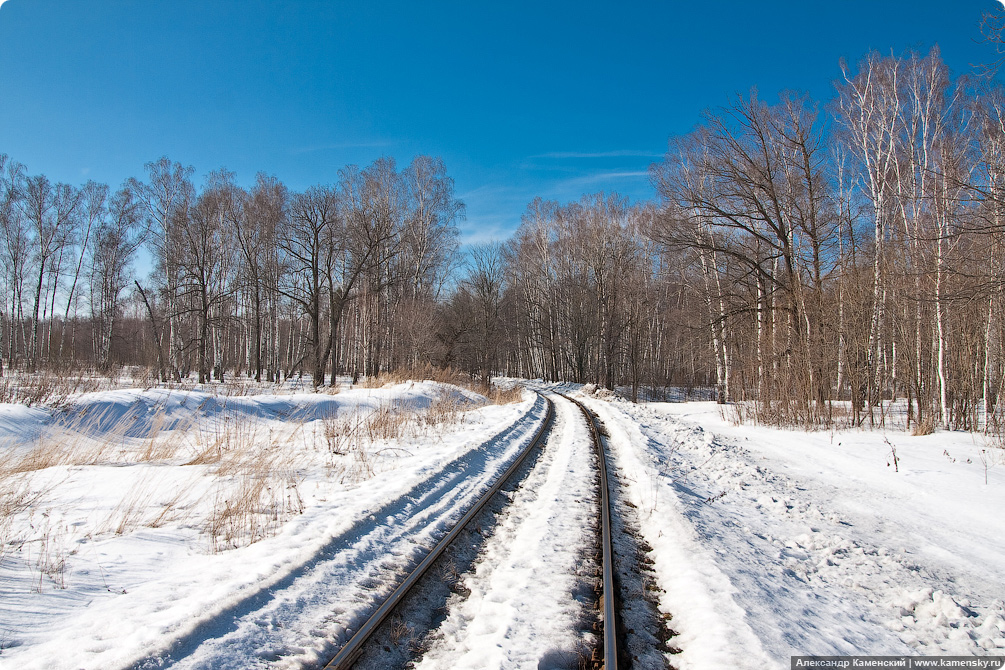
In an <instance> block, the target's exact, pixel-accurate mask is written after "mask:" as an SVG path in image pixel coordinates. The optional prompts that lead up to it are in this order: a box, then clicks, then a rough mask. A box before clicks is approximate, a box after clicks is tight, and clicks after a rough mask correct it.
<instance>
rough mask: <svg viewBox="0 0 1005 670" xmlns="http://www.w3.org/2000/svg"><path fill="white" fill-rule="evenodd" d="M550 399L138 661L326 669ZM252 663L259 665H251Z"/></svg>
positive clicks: (521, 440) (534, 426) (526, 434)
mask: <svg viewBox="0 0 1005 670" xmlns="http://www.w3.org/2000/svg"><path fill="white" fill-rule="evenodd" d="M549 404H550V403H549V402H548V401H546V400H545V399H543V398H541V397H538V398H537V400H536V402H535V403H534V404H533V407H532V408H531V409H530V410H529V411H528V412H527V413H526V414H524V415H523V416H522V417H521V418H520V419H518V420H517V421H516V422H515V423H513V424H511V425H510V426H509V427H507V428H505V429H504V430H502V431H500V432H499V433H497V434H496V435H495V436H494V437H492V438H490V439H489V440H486V441H485V442H483V443H481V444H479V445H477V446H475V447H473V448H471V449H470V450H468V451H467V452H466V453H464V454H463V455H461V456H459V457H458V458H455V459H454V460H452V461H451V462H449V463H447V464H445V465H442V466H440V467H438V468H437V469H436V470H435V471H434V472H432V473H431V474H430V475H429V476H427V477H426V478H425V479H424V480H423V481H421V482H419V483H417V484H416V485H414V486H413V487H412V488H411V489H410V490H408V491H407V492H405V493H403V494H402V495H400V496H398V497H397V498H395V499H393V500H390V501H388V502H386V503H385V504H383V505H381V506H380V508H379V509H376V510H374V511H372V512H371V513H370V514H369V515H368V516H366V517H363V518H361V519H359V520H358V521H356V522H355V523H354V524H353V525H352V526H350V527H349V528H347V529H346V530H345V531H343V532H341V533H339V534H338V535H336V536H334V537H332V538H331V539H330V540H329V541H328V542H327V543H326V544H325V545H324V546H323V547H322V548H321V549H320V550H319V551H317V552H316V553H315V554H314V555H313V556H312V557H311V558H310V559H309V560H307V561H306V562H305V563H303V564H302V565H300V566H299V567H298V568H295V569H293V570H291V571H289V572H288V573H285V574H283V575H277V576H276V577H275V578H273V579H270V580H268V581H267V582H265V583H263V584H262V585H261V587H260V588H259V589H258V590H257V591H256V592H254V593H250V594H248V595H246V596H244V597H242V598H240V599H237V600H235V601H232V602H228V603H226V604H222V605H221V607H220V609H219V610H217V611H216V612H213V613H210V614H208V616H204V617H202V618H200V619H199V620H198V621H195V622H193V623H192V626H191V628H189V629H188V630H187V631H185V632H183V633H182V634H181V635H180V636H176V637H175V638H174V640H173V641H172V642H170V643H168V645H166V648H163V649H162V650H159V651H156V652H154V653H153V655H151V656H148V657H147V658H145V659H142V660H140V661H138V662H136V663H135V664H133V665H131V666H129V667H132V668H135V669H136V670H145V669H147V668H164V667H177V668H207V669H209V668H212V669H214V670H217V669H223V668H247V667H302V666H303V665H305V664H306V665H310V666H315V667H317V666H318V665H320V664H323V663H324V659H327V658H330V656H331V654H332V653H333V651H334V649H335V648H336V646H337V645H338V644H339V640H340V639H341V640H344V639H345V638H346V636H347V633H348V631H349V630H350V629H353V628H356V627H357V626H358V625H360V622H361V621H363V620H364V618H365V617H366V616H367V614H368V613H369V612H370V611H371V610H372V607H373V602H374V594H377V597H378V598H379V597H380V594H384V593H387V592H389V591H391V590H393V589H394V587H395V584H396V582H397V580H398V575H400V574H401V572H402V571H403V570H405V569H407V567H409V566H410V565H414V563H415V562H416V561H417V560H419V559H420V558H421V556H422V555H423V554H424V553H425V552H424V550H423V549H424V547H428V546H430V545H431V544H433V543H435V541H436V538H437V537H438V536H439V535H440V534H441V533H442V532H443V530H444V529H445V528H448V527H449V525H450V523H451V522H452V521H453V519H455V518H457V516H458V515H459V514H460V510H461V509H463V508H464V507H465V506H466V505H467V503H468V501H470V500H471V499H474V498H477V497H478V496H479V495H480V493H481V492H482V491H484V490H485V488H486V487H487V486H489V485H490V483H491V480H492V479H493V478H494V475H495V473H496V472H498V471H500V470H502V469H505V468H506V467H507V466H508V465H509V464H511V463H512V462H513V461H514V460H515V459H516V458H517V457H518V456H519V452H522V451H523V448H524V446H525V445H526V444H527V443H528V442H531V441H533V438H534V434H536V433H537V432H538V431H539V430H540V429H541V427H542V426H543V425H544V424H545V423H547V422H546V421H545V420H544V415H545V414H546V413H547V412H548V406H549ZM249 661H250V663H249Z"/></svg>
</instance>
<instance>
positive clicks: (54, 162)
mask: <svg viewBox="0 0 1005 670" xmlns="http://www.w3.org/2000/svg"><path fill="white" fill-rule="evenodd" d="M996 7H1000V5H999V4H998V3H997V2H996V1H995V0H943V1H938V2H936V1H935V0H920V1H916V2H908V1H906V0H833V1H832V2H814V1H812V0H809V1H796V0H762V1H761V2H749V1H748V2H734V1H720V2H684V1H683V0H672V1H664V2H632V1H630V0H628V1H624V2H617V3H616V2H606V3H599V2H587V1H581V2H547V3H544V2H477V1H471V0H468V1H466V2H434V1H427V2H418V1H415V0H412V1H411V2H361V1H359V0H357V1H356V2H341V1H338V2H321V1H313V2H308V1H290V0H287V1H283V2H278V1H276V2H263V1H257V0H242V1H240V2H238V1H232V2H231V1H227V2H224V1H214V0H204V1H197V0H182V1H176V2H161V1H160V0H135V1H126V0H93V1H92V0H7V1H6V2H3V3H2V5H0V153H7V154H9V155H10V156H11V157H13V158H15V159H16V160H19V161H20V162H22V163H25V164H26V165H27V166H28V168H29V171H30V172H31V173H32V174H36V173H44V174H46V175H48V176H49V177H51V178H53V179H56V180H60V181H67V182H70V183H74V184H80V183H83V182H84V181H86V180H87V179H96V180H98V181H103V182H108V183H110V184H112V185H113V186H117V185H118V184H119V183H121V182H122V180H123V179H125V178H126V177H129V176H142V173H143V169H142V166H143V163H145V162H147V161H150V160H154V159H156V158H157V157H159V156H162V155H167V156H169V157H170V158H171V159H173V160H177V161H180V162H182V163H185V164H190V165H194V166H195V167H196V169H197V171H198V173H199V174H205V173H207V172H208V171H210V170H213V169H216V168H219V167H226V168H228V169H230V170H233V171H235V172H236V173H237V177H238V181H239V182H241V183H244V184H249V183H250V182H251V181H252V180H253V179H254V175H255V173H256V172H259V171H264V172H268V173H271V174H275V175H276V176H278V177H279V178H280V179H282V180H283V181H284V182H286V183H287V184H288V185H289V186H290V187H291V188H293V189H295V190H297V189H304V188H306V187H308V186H310V185H311V184H316V183H328V182H332V181H334V180H336V179H337V171H338V169H339V168H340V167H342V166H344V165H346V164H349V163H356V164H359V165H366V164H368V163H370V162H371V161H373V160H374V159H376V158H378V157H380V156H393V157H395V158H396V159H397V160H398V162H399V165H402V166H403V165H404V164H407V162H408V161H409V160H410V159H411V157H412V156H414V155H416V154H420V153H425V154H431V155H438V156H441V157H443V159H444V160H445V162H446V165H447V169H448V171H449V173H450V174H451V175H452V176H453V177H454V179H455V183H456V189H457V194H458V195H459V196H460V197H461V198H462V199H463V200H464V201H465V202H466V203H467V207H468V217H467V221H466V222H462V223H461V224H460V227H461V230H462V237H463V239H464V240H465V241H480V240H484V239H488V238H491V237H503V236H506V235H508V233H509V232H510V231H511V230H512V229H513V228H514V227H515V226H516V225H518V223H519V220H520V215H521V214H522V213H523V211H524V209H525V207H526V205H527V203H528V202H529V201H530V200H531V199H532V198H533V197H534V196H536V195H540V196H542V197H546V198H553V199H558V200H562V201H567V200H573V199H577V198H578V197H579V196H580V195H581V194H583V193H590V192H596V191H599V190H606V191H618V192H620V193H622V194H624V195H628V196H630V197H631V198H632V199H643V198H648V197H652V195H653V193H652V190H651V187H650V186H649V183H648V179H647V177H646V169H647V167H648V165H649V164H650V163H652V162H653V161H655V160H659V157H660V156H661V154H662V152H663V151H664V150H665V148H666V142H667V139H668V138H669V137H670V136H671V135H675V134H680V133H683V132H686V131H688V130H689V129H690V128H691V127H693V126H694V124H695V123H696V122H697V121H698V119H699V114H700V112H701V110H703V109H705V108H708V107H716V106H719V105H723V104H726V103H727V102H728V101H729V100H730V98H731V96H733V95H735V94H736V93H745V92H747V91H749V89H750V88H751V87H752V86H757V87H758V88H759V89H760V91H761V94H762V97H766V98H769V99H770V98H771V97H773V95H774V94H776V93H777V92H778V91H780V90H782V89H791V90H799V91H807V92H809V93H811V94H812V95H814V96H815V97H817V98H819V99H827V98H829V97H830V96H831V93H832V91H833V81H834V80H835V79H836V78H837V77H838V76H839V74H840V72H839V69H838V59H839V58H841V57H844V58H846V59H848V60H849V61H851V62H855V61H857V60H858V59H859V58H860V57H861V56H862V55H864V54H865V53H866V51H867V50H869V49H878V50H880V51H883V52H889V51H890V50H891V49H892V50H893V51H895V52H898V53H899V52H901V51H903V50H905V49H908V48H918V49H924V50H927V49H928V48H929V47H931V46H932V45H933V44H935V43H938V44H939V45H940V47H941V49H942V54H943V58H944V59H945V60H946V62H947V63H949V65H950V67H952V68H953V70H954V72H956V73H962V72H967V71H969V69H970V66H971V65H972V64H975V63H982V62H987V61H990V60H992V59H993V53H992V50H991V47H989V46H988V45H986V44H981V43H979V41H978V40H979V38H980V33H979V26H978V24H979V21H980V17H981V14H982V12H984V11H989V10H993V9H995V8H996Z"/></svg>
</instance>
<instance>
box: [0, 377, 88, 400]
mask: <svg viewBox="0 0 1005 670" xmlns="http://www.w3.org/2000/svg"><path fill="white" fill-rule="evenodd" d="M101 387H102V382H101V381H99V380H98V379H96V378H95V377H94V376H92V375H89V374H86V373H84V372H77V373H75V374H57V373H56V372H51V371H46V372H37V373H26V372H16V371H15V372H11V371H9V370H8V371H7V374H5V375H4V376H3V377H0V403H13V404H21V405H26V406H28V407H33V406H43V407H51V408H55V409H59V408H62V407H66V406H67V405H68V404H69V401H70V398H71V397H72V396H74V395H77V394H80V393H86V392H88V391H97V390H98V389H100V388H101Z"/></svg>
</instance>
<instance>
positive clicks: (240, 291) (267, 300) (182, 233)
mask: <svg viewBox="0 0 1005 670" xmlns="http://www.w3.org/2000/svg"><path fill="white" fill-rule="evenodd" d="M194 174H195V170H194V169H193V168H192V167H189V166H185V165H183V164H182V163H178V162H174V161H172V160H170V159H168V158H166V157H164V158H160V159H157V160H154V161H152V162H150V163H148V164H147V165H146V166H144V170H143V173H142V175H141V176H139V177H136V178H130V179H127V180H126V181H125V182H124V183H123V184H121V186H120V187H118V189H116V190H113V189H112V188H111V187H109V186H108V185H105V184H98V183H95V182H88V183H86V184H83V185H82V186H79V187H78V186H74V185H70V184H63V183H52V182H51V181H50V180H49V179H48V178H47V177H46V176H44V175H31V174H30V171H29V170H28V169H27V168H26V167H25V166H23V165H21V164H20V163H18V162H17V161H16V160H14V159H13V158H11V157H7V156H5V155H0V238H2V240H0V256H2V262H0V271H2V284H3V295H4V296H6V298H5V299H4V300H3V305H2V308H0V320H2V322H0V357H2V366H3V368H2V371H3V373H5V374H7V375H10V374H11V372H12V371H17V372H24V373H33V372H38V371H52V372H55V373H57V374H63V375H68V374H73V373H75V372H76V371H81V370H87V371H93V372H100V373H107V374H113V373H116V372H117V371H121V370H123V368H126V367H127V368H129V369H143V370H148V371H149V374H150V375H151V377H153V378H156V379H159V380H160V381H161V382H172V381H174V382H178V381H181V380H183V379H192V380H198V382H200V383H203V382H209V381H211V380H223V379H225V378H226V377H228V376H244V377H248V378H253V379H255V380H258V381H266V382H275V381H280V380H283V379H287V378H290V377H293V376H302V377H303V378H304V379H308V380H310V383H312V384H313V385H314V386H316V387H320V386H326V385H335V384H336V383H337V381H336V380H337V378H338V377H340V376H351V377H352V378H354V379H357V378H359V377H362V376H366V377H370V376H375V375H378V374H380V373H382V372H387V371H392V370H402V369H407V370H419V369H422V368H424V367H425V368H428V367H435V368H452V369H456V370H459V371H462V372H464V373H467V374H469V375H471V376H472V377H473V378H481V379H482V380H488V379H489V378H490V377H491V376H493V375H508V376H514V377H527V378H543V379H546V380H567V381H572V382H581V383H586V382H589V383H595V384H597V385H602V386H606V387H608V388H611V389H614V388H619V389H621V390H622V391H623V392H624V393H625V395H626V396H628V397H630V398H631V399H633V400H638V399H642V398H659V397H663V396H664V395H665V394H666V393H667V392H668V391H669V390H671V389H673V390H674V392H680V391H683V392H684V393H685V395H689V396H691V397H699V398H703V399H710V398H714V399H717V400H718V401H719V402H722V403H727V402H734V401H743V402H744V406H745V407H747V408H748V410H746V411H749V412H750V413H751V416H752V418H755V419H756V420H758V421H761V422H765V423H772V424H781V425H802V426H807V427H809V426H820V425H830V424H832V423H835V422H840V423H842V424H855V425H863V424H865V425H877V424H882V423H883V422H884V421H886V413H887V408H888V407H889V406H890V405H891V401H901V402H903V403H905V404H906V407H907V422H908V427H911V426H914V427H915V429H916V430H922V431H931V430H933V429H935V428H939V427H941V428H946V429H962V430H973V431H977V430H990V431H994V432H1000V429H1001V427H1000V425H999V424H1000V421H1001V418H1002V410H1001V408H1000V407H999V404H1000V403H999V399H1000V398H1001V397H1002V393H1003V391H1005V388H1003V386H1005V348H1003V347H1005V319H1003V311H1002V301H1003V300H1005V293H1003V289H1005V285H1003V271H1005V267H1003V266H1005V258H1003V254H1005V248H1003V247H1005V229H1003V228H1005V90H1003V89H1002V88H1001V87H1000V86H999V85H998V84H997V83H996V82H994V80H993V79H991V78H988V77H979V76H953V75H952V74H951V73H950V72H949V70H948V68H947V67H946V65H945V64H944V62H943V61H942V59H941V57H940V54H939V51H938V49H933V50H932V51H931V52H929V53H928V54H927V55H926V54H920V53H906V54H903V55H900V56H894V55H890V56H884V55H880V54H878V53H870V54H868V55H867V56H866V57H865V58H863V59H862V60H861V61H860V62H859V63H857V64H856V65H854V66H851V65H848V64H846V63H841V66H840V68H839V71H838V72H837V73H836V83H835V93H834V95H833V97H832V98H831V99H828V100H814V99H811V98H810V97H808V96H806V95H800V94H796V93H790V92H783V93H781V94H779V95H778V96H776V98H773V99H772V100H771V101H765V100H764V99H763V98H762V97H761V95H760V94H759V92H758V91H756V90H752V91H751V92H750V93H748V94H745V95H737V96H736V97H735V98H733V99H732V101H731V102H729V104H727V105H726V106H724V107H721V108H716V109H711V110H709V111H707V112H706V113H705V114H704V115H703V117H702V118H701V119H700V121H699V122H698V124H697V125H696V127H695V128H694V129H693V130H692V131H691V132H689V133H687V134H686V135H682V136H675V137H671V138H670V140H669V143H668V146H667V151H666V154H665V156H664V158H663V159H662V160H661V161H660V162H658V163H656V164H654V165H653V166H652V167H651V168H650V178H651V183H652V186H653V189H654V191H653V192H654V197H653V198H652V200H650V201H642V202H634V203H633V202H629V201H628V200H627V199H626V198H624V197H621V196H619V195H618V194H616V193H594V194H586V195H583V197H582V198H581V199H580V200H578V201H575V202H569V203H559V202H554V201H548V200H543V199H535V200H534V201H533V202H531V203H530V204H529V205H528V206H527V209H526V211H525V213H524V214H523V218H522V224H521V225H520V227H519V229H518V230H517V231H516V232H515V233H514V235H513V237H512V238H511V239H509V240H506V241H501V242H497V243H492V244H487V245H480V246H473V247H463V246H462V245H460V243H459V234H458V228H457V222H458V221H459V220H460V218H461V217H463V216H464V204H463V203H462V202H461V201H460V200H459V199H458V198H457V197H456V195H455V192H454V183H453V180H452V178H451V177H450V176H449V174H448V172H447V169H446V166H445V165H444V163H443V161H442V160H440V159H439V158H435V157H429V156H418V157H416V158H414V159H413V160H412V161H411V162H410V163H409V164H408V165H407V166H405V167H399V166H398V165H397V164H396V162H395V161H394V160H393V159H391V158H381V159H378V160H377V161H375V162H374V163H372V164H371V165H369V166H366V167H364V168H359V167H357V166H346V167H343V168H342V169H340V170H339V171H338V174H337V179H335V180H334V181H333V182H331V183H324V184H318V185H315V186H312V187H310V188H308V189H306V190H305V191H303V192H294V191H291V190H290V189H289V188H287V187H286V186H285V185H284V184H283V183H282V182H281V181H280V180H279V179H277V178H276V177H274V176H270V175H268V174H267V173H264V172H263V173H260V174H259V175H258V176H257V177H256V179H255V180H254V183H253V184H252V185H251V186H250V187H243V186H240V185H238V181H237V178H236V175H234V174H233V173H230V172H228V171H226V170H225V169H219V170H216V171H214V172H210V173H209V175H208V177H206V179H205V180H204V182H203V183H202V184H201V185H197V184H196V183H194V181H193V176H194ZM141 267H142V268H145V269H144V270H143V271H142V272H141V271H140V270H139V269H138V268H141Z"/></svg>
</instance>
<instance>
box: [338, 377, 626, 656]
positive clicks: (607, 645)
mask: <svg viewBox="0 0 1005 670" xmlns="http://www.w3.org/2000/svg"><path fill="white" fill-rule="evenodd" d="M557 395H560V396H561V397H562V398H563V399H564V400H567V401H569V402H571V403H573V404H574V405H575V406H576V407H577V408H578V409H579V411H580V412H581V413H582V415H583V418H584V420H585V422H586V424H587V427H588V430H589V434H590V439H591V441H592V442H593V447H594V449H595V451H596V454H597V463H598V465H599V470H600V477H599V479H600V492H599V496H598V498H599V500H600V523H599V526H600V530H601V542H600V552H599V554H600V557H601V560H600V568H601V575H602V579H601V583H602V590H601V595H600V600H601V602H600V605H601V608H602V616H601V621H600V623H601V625H602V628H603V636H602V638H603V639H602V644H601V645H600V647H599V648H598V649H596V650H594V655H593V658H592V659H591V665H592V667H595V668H604V669H605V670H613V669H615V668H617V667H618V637H619V635H618V615H617V612H616V602H617V598H616V594H615V582H614V575H613V557H612V556H613V550H612V537H611V514H610V494H609V489H608V486H609V485H608V476H607V467H606V456H605V453H604V448H603V442H602V440H601V431H600V428H599V427H598V424H597V421H596V418H595V417H594V416H593V414H592V413H591V412H590V411H589V410H588V409H587V408H586V407H585V406H584V405H583V404H582V403H580V402H578V401H576V400H574V399H572V398H569V397H568V396H565V395H563V394H557ZM544 398H545V401H546V402H547V404H548V410H547V415H546V418H545V420H544V421H543V422H542V424H541V426H540V427H539V429H538V430H537V432H536V434H535V436H534V439H533V440H531V442H530V443H529V444H528V446H527V447H526V449H525V450H524V451H523V452H522V453H521V454H520V455H519V456H518V458H517V459H516V460H515V461H514V462H513V464H512V465H511V466H510V467H509V468H508V469H507V470H506V472H504V473H503V474H502V475H501V476H500V477H499V478H498V479H497V480H496V482H495V483H494V484H493V485H492V486H491V487H490V488H489V490H487V491H486V492H485V493H484V494H483V495H482V496H481V497H480V498H479V500H478V501H477V502H476V503H475V504H474V505H472V506H471V508H470V509H468V511H467V512H466V513H465V514H464V516H463V517H462V518H461V519H460V520H459V521H458V522H457V523H456V524H455V525H454V527H453V528H452V529H451V530H450V531H449V532H448V533H447V534H446V535H444V536H443V538H442V539H441V540H440V541H439V542H437V544H436V545H435V546H434V547H433V549H431V550H430V551H429V553H428V554H427V555H426V556H425V557H424V558H423V559H422V560H421V561H420V562H419V563H418V565H417V566H416V567H415V568H414V569H413V570H412V571H411V572H410V573H409V574H408V575H407V576H406V577H405V578H404V579H403V580H402V581H401V583H400V584H399V585H398V586H397V587H396V588H395V589H394V591H393V592H392V593H391V595H390V596H388V598H387V599H385V600H384V602H382V603H381V604H380V605H379V606H378V607H377V608H376V609H375V610H374V612H373V614H371V615H370V617H369V618H368V619H367V620H366V622H364V623H363V624H362V625H361V626H360V628H359V629H358V630H357V631H356V632H355V633H354V634H353V636H352V637H351V638H350V639H349V641H348V642H346V644H345V645H343V646H342V648H341V649H339V651H338V652H337V653H336V655H335V656H334V657H333V658H331V660H330V661H329V662H328V663H327V664H326V665H325V666H324V668H325V670H345V669H347V668H351V667H353V665H354V664H355V663H356V662H357V661H358V660H359V659H360V656H361V655H362V654H363V653H364V650H365V648H366V646H367V643H368V641H370V640H371V638H372V637H374V634H375V633H376V632H377V631H378V630H379V629H381V627H382V626H384V625H385V624H386V623H387V622H388V620H389V619H390V617H391V616H392V614H393V613H394V612H395V611H396V610H397V609H398V608H399V607H401V605H402V603H403V602H404V601H405V599H406V597H407V596H408V594H409V593H410V592H411V591H412V590H413V589H414V588H415V587H416V585H417V584H419V582H420V581H422V579H423V576H424V575H426V573H427V572H429V570H430V568H431V566H433V565H434V563H436V561H437V559H439V558H440V557H441V556H442V555H443V553H444V552H445V551H446V550H447V548H448V547H449V546H450V544H451V543H453V542H454V541H455V540H456V538H457V537H458V536H459V535H460V534H461V532H462V531H463V530H464V528H465V526H467V525H468V524H469V523H470V522H471V520H472V519H474V518H476V517H477V516H478V515H479V513H480V512H481V511H482V510H483V509H484V508H485V506H486V505H487V503H488V502H489V500H491V499H492V498H493V497H494V496H495V495H496V494H497V493H498V492H499V491H500V490H501V489H502V487H503V486H504V485H505V483H506V482H507V481H508V480H509V479H510V478H511V477H512V476H513V475H514V473H515V472H517V471H518V470H519V469H520V467H521V465H523V463H524V462H525V461H526V460H527V457H528V455H529V454H530V453H531V452H533V451H534V450H535V449H537V448H539V447H540V446H541V444H542V441H543V440H544V438H545V436H546V435H548V433H549V428H550V427H551V426H552V424H553V423H554V421H555V409H554V402H553V401H552V400H551V399H550V398H548V397H547V396H545V397H544ZM570 597H571V596H570Z"/></svg>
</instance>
